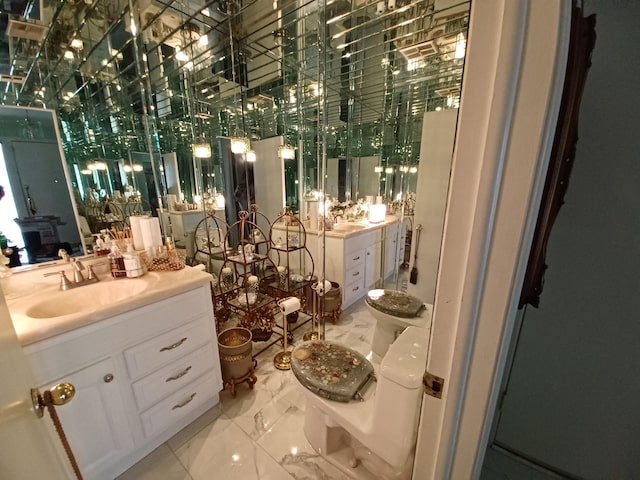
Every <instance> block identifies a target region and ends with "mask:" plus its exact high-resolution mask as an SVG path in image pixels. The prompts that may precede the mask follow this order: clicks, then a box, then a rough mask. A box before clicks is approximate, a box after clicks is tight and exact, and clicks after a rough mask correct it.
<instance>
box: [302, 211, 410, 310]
mask: <svg viewBox="0 0 640 480" xmlns="http://www.w3.org/2000/svg"><path fill="white" fill-rule="evenodd" d="M401 226H402V227H404V223H401V222H400V221H399V220H398V219H397V218H396V217H393V216H388V217H387V219H386V221H384V222H382V223H379V224H369V223H368V222H362V223H352V222H346V223H338V224H335V225H334V229H333V230H328V231H326V232H325V252H326V256H325V272H326V273H325V275H326V278H327V280H332V281H335V282H338V283H339V284H340V286H341V287H342V309H345V308H347V307H349V306H350V305H352V304H353V303H354V302H356V301H357V300H358V299H360V298H362V297H363V296H364V295H365V294H366V293H367V290H368V289H370V288H372V287H373V286H375V285H376V283H378V282H380V281H383V280H384V279H386V278H388V277H389V276H390V275H391V274H392V273H393V272H395V271H396V270H397V269H398V267H399V265H400V263H402V259H403V258H404V245H405V240H404V239H405V236H406V231H405V228H400V227H401ZM320 233H322V232H320ZM307 234H308V235H307V243H308V245H309V249H310V251H311V254H312V255H313V258H314V259H315V261H316V265H318V270H321V268H322V248H321V247H322V239H321V236H320V235H319V234H318V232H317V231H313V230H307Z"/></svg>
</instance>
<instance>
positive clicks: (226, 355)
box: [218, 327, 253, 382]
mask: <svg viewBox="0 0 640 480" xmlns="http://www.w3.org/2000/svg"><path fill="white" fill-rule="evenodd" d="M252 348H253V344H252V342H251V331H250V330H248V329H246V328H242V327H233V328H228V329H226V330H224V331H223V332H221V333H220V334H219V335H218V349H219V351H220V366H221V367H222V379H223V380H224V381H225V382H226V381H229V380H232V379H238V378H241V377H243V376H245V375H246V374H247V373H249V370H251V363H252V361H251V351H252Z"/></svg>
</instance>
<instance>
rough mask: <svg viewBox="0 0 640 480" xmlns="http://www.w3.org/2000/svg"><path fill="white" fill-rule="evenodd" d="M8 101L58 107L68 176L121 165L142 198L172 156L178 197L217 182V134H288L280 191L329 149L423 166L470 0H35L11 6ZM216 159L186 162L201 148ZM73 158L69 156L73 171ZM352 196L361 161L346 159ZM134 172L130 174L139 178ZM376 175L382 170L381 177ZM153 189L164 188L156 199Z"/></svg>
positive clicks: (313, 173) (296, 185)
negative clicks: (430, 122)
mask: <svg viewBox="0 0 640 480" xmlns="http://www.w3.org/2000/svg"><path fill="white" fill-rule="evenodd" d="M11 4H12V6H13V12H12V13H10V14H8V15H3V19H6V26H5V28H6V33H7V37H6V42H7V44H6V48H5V53H4V55H3V56H2V58H1V61H2V63H3V65H2V66H0V68H2V69H3V70H2V77H1V78H0V81H1V83H0V87H1V88H2V90H1V95H2V97H1V98H2V102H3V103H5V104H17V105H24V106H36V107H37V106H41V107H46V108H52V109H55V110H56V111H57V112H58V114H59V119H60V122H61V132H62V137H63V138H62V141H63V146H64V150H65V155H66V157H67V162H68V163H69V164H70V166H71V167H72V168H70V171H71V172H75V175H74V174H72V177H74V178H72V182H73V183H74V187H76V188H79V189H80V190H81V191H82V192H83V194H84V192H85V191H86V190H87V189H89V188H90V187H96V184H95V181H94V182H90V181H87V179H85V178H84V177H82V174H81V173H80V172H82V171H86V170H87V166H88V165H91V164H94V163H95V162H96V161H101V162H106V164H107V165H108V168H109V169H113V171H112V175H111V176H110V178H111V179H112V180H113V179H120V180H117V181H115V184H113V183H114V182H113V181H112V182H111V183H112V185H110V186H109V185H107V186H104V187H103V186H102V185H97V187H100V189H101V190H104V194H105V195H108V196H110V195H113V194H114V192H115V190H118V189H121V188H122V184H123V183H125V182H126V181H127V180H126V177H123V176H122V169H123V168H124V167H125V166H127V165H128V166H129V168H131V167H132V166H134V165H135V166H139V167H140V169H141V173H140V175H138V177H137V180H135V178H134V179H133V180H134V183H135V185H134V189H135V190H136V191H137V192H141V195H143V196H145V195H146V202H147V203H148V204H149V209H152V208H153V206H154V205H153V203H154V201H156V202H157V196H160V197H162V196H163V195H164V194H166V193H167V190H166V189H167V185H166V179H164V178H163V172H162V168H161V167H162V164H161V163H159V162H158V161H157V159H158V158H159V155H160V154H162V153H167V152H173V153H175V158H176V163H177V166H178V170H179V171H180V182H181V192H182V194H183V195H184V196H185V197H186V198H187V199H189V198H191V197H192V196H193V195H195V194H201V193H212V194H215V192H216V191H221V190H222V189H223V188H224V185H223V178H222V176H223V175H222V167H221V158H220V156H221V155H220V144H219V142H218V138H219V137H243V138H244V137H246V138H248V139H249V140H250V141H251V142H255V141H259V140H262V139H266V138H271V137H275V136H282V144H283V145H290V146H292V147H294V148H295V154H294V155H293V158H291V159H290V160H289V161H286V162H285V173H286V178H287V183H286V189H287V193H286V198H287V203H288V204H291V205H290V206H292V207H294V208H295V207H296V206H297V205H296V204H297V202H299V200H300V198H301V197H302V196H303V195H304V194H305V193H306V192H309V191H312V190H319V189H321V187H322V176H321V167H320V164H319V162H318V160H319V159H322V158H338V159H347V160H350V159H357V158H362V157H367V158H371V157H373V158H377V159H378V163H379V165H380V166H394V165H395V166H397V165H417V163H418V157H419V150H420V138H421V130H422V117H423V114H424V112H427V111H433V110H440V109H446V108H455V107H457V106H458V103H459V98H460V84H461V78H462V67H463V62H464V51H465V45H466V32H467V26H468V13H469V2H460V1H455V0H419V1H410V0H385V1H367V0H352V1H347V0H336V1H328V2H317V1H304V0H299V1H286V0H254V1H240V0H217V1H205V0H182V1H172V0H165V1H160V0H137V1H136V0H129V1H127V0H99V1H97V0H94V1H91V0H66V1H62V2H60V1H54V0H42V1H40V2H11ZM196 143H198V144H202V143H204V144H207V145H209V147H210V148H211V154H210V156H209V157H205V158H204V159H202V160H200V159H199V160H198V162H195V161H194V153H193V146H194V144H196ZM74 166H75V167H74ZM347 174H348V177H349V179H350V184H349V185H347V187H346V190H347V192H348V193H349V195H350V196H351V197H352V198H355V196H356V194H357V190H358V188H357V177H358V175H357V169H356V168H355V167H354V165H353V164H351V163H347ZM134 177H135V176H134ZM381 181H384V178H383V179H382V180H381ZM156 195H157V196H156Z"/></svg>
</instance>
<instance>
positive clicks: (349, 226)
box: [333, 223, 367, 232]
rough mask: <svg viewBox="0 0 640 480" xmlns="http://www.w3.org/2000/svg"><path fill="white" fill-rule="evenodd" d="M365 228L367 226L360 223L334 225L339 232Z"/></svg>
mask: <svg viewBox="0 0 640 480" xmlns="http://www.w3.org/2000/svg"><path fill="white" fill-rule="evenodd" d="M365 228H367V226H366V225H362V224H360V223H336V224H335V225H334V226H333V229H334V230H335V231H337V232H357V231H358V230H364V229H365Z"/></svg>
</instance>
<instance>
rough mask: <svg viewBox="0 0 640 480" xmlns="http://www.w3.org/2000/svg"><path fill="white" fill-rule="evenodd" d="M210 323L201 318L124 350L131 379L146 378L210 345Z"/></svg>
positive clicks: (206, 319)
mask: <svg viewBox="0 0 640 480" xmlns="http://www.w3.org/2000/svg"><path fill="white" fill-rule="evenodd" d="M209 321H210V320H209V319H208V318H206V317H205V318H200V319H198V320H195V321H193V322H190V323H187V324H184V325H181V326H179V327H178V328H174V329H173V330H170V331H168V332H165V333H163V334H161V335H158V336H157V337H153V338H152V339H150V340H147V341H146V342H143V343H140V344H138V345H136V346H135V347H131V348H129V349H127V350H125V351H124V358H125V362H126V364H127V370H128V371H129V377H130V378H136V377H139V376H140V375H144V374H145V373H148V372H151V371H152V370H155V369H156V368H158V367H160V366H162V365H166V364H167V363H169V362H172V361H174V360H176V359H178V358H180V357H182V356H184V355H186V354H187V353H189V352H192V351H194V350H195V349H196V348H198V347H199V346H201V345H203V344H204V343H207V342H211V341H212V339H211V329H210V326H209V325H208V322H209Z"/></svg>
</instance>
